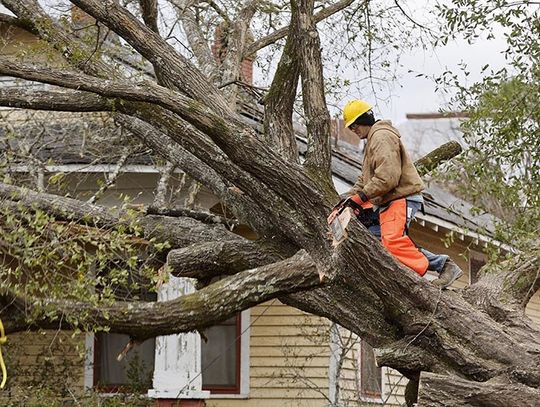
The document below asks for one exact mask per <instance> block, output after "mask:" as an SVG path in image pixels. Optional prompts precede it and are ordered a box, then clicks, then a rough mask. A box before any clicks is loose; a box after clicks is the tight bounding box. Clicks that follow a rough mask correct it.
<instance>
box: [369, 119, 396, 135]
mask: <svg viewBox="0 0 540 407" xmlns="http://www.w3.org/2000/svg"><path fill="white" fill-rule="evenodd" d="M378 130H386V131H389V132H391V133H392V134H395V135H396V137H398V138H400V137H401V134H399V131H398V130H397V129H396V128H395V127H394V126H392V122H391V121H390V120H379V121H377V122H375V124H374V125H373V126H371V129H370V130H369V134H368V136H367V138H368V139H369V138H371V136H373V133H375V132H376V131H378Z"/></svg>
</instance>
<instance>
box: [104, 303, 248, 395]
mask: <svg viewBox="0 0 540 407" xmlns="http://www.w3.org/2000/svg"><path fill="white" fill-rule="evenodd" d="M203 334H204V336H205V337H206V340H205V339H204V338H201V358H202V361H201V362H202V363H201V366H202V382H203V390H210V392H211V393H212V394H238V393H240V366H241V363H240V350H241V340H240V334H241V314H238V315H237V316H235V317H232V318H229V319H228V320H226V321H223V322H221V323H220V324H217V325H215V326H213V327H211V328H208V329H206V330H205V331H204V332H203ZM237 338H238V339H237ZM128 341H129V337H128V336H127V335H121V334H113V333H98V334H96V335H95V342H94V369H93V372H94V373H93V374H94V380H93V382H94V383H93V384H94V386H95V387H97V388H98V389H100V390H101V391H103V392H130V393H146V391H147V390H148V389H151V388H152V378H153V373H154V353H155V346H156V345H155V339H149V340H147V341H145V342H143V343H142V344H140V345H137V346H136V347H135V348H133V349H132V350H131V351H130V352H129V353H128V354H127V356H126V357H125V358H124V359H123V360H122V361H120V362H118V361H117V359H116V358H117V356H118V355H119V354H120V352H122V350H123V349H124V347H125V346H126V344H127V343H128Z"/></svg>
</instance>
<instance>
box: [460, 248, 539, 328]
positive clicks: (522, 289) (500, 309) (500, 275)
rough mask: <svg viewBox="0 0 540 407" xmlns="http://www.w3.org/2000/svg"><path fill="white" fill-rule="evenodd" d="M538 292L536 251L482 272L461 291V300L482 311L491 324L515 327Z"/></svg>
mask: <svg viewBox="0 0 540 407" xmlns="http://www.w3.org/2000/svg"><path fill="white" fill-rule="evenodd" d="M539 289H540V247H537V248H534V247H532V248H531V251H530V252H528V253H526V254H524V253H520V254H517V255H516V256H515V257H514V258H512V259H510V260H507V261H505V262H503V263H500V264H496V265H489V266H486V267H485V268H484V269H483V272H482V274H481V276H480V279H479V280H478V282H476V283H475V284H472V285H471V286H469V287H467V288H466V289H465V290H464V293H463V298H465V299H466V300H467V301H469V302H470V303H471V304H473V305H475V306H476V307H478V308H481V309H483V310H484V311H486V312H487V313H488V314H490V315H491V316H492V317H493V318H494V319H495V320H498V321H500V322H506V323H508V324H513V323H515V320H516V317H515V315H514V314H515V311H516V310H517V311H519V312H522V311H523V310H524V309H525V307H526V306H527V304H528V303H529V301H530V299H531V298H532V296H533V295H534V294H536V292H537V291H538V290H539Z"/></svg>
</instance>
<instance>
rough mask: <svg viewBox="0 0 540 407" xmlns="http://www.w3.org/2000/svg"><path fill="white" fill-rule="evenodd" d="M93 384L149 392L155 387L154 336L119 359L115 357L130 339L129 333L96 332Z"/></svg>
mask: <svg viewBox="0 0 540 407" xmlns="http://www.w3.org/2000/svg"><path fill="white" fill-rule="evenodd" d="M95 338H96V340H95V347H94V349H95V352H94V386H96V387H98V388H99V389H100V390H102V391H104V392H128V393H146V391H147V390H148V389H150V388H152V377H153V373H154V349H155V346H156V344H155V340H154V339H148V340H147V341H144V342H143V343H142V344H140V345H137V346H135V347H134V348H133V349H132V350H131V351H129V352H128V354H127V355H126V357H124V358H123V359H122V360H121V361H120V362H119V361H118V360H117V359H116V358H117V357H118V355H119V354H120V352H122V350H123V349H124V348H125V346H126V345H127V343H128V342H129V337H128V336H127V335H121V334H113V333H103V332H100V333H98V334H96V336H95Z"/></svg>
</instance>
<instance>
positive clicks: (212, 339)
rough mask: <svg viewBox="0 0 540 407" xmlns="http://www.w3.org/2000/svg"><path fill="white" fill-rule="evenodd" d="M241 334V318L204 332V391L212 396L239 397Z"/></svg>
mask: <svg viewBox="0 0 540 407" xmlns="http://www.w3.org/2000/svg"><path fill="white" fill-rule="evenodd" d="M241 332H242V331H241V323H240V314H238V315H237V316H235V317H232V318H229V319H228V320H226V321H223V322H221V323H220V324H217V325H215V326H213V327H211V328H208V329H206V330H205V331H204V332H203V335H204V336H205V337H206V340H205V338H202V340H201V348H202V349H201V357H202V363H201V367H202V381H203V390H210V392H211V393H212V394H237V393H240V365H241V363H240V349H241V343H240V342H241V338H240V335H241ZM237 338H238V339H237Z"/></svg>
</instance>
